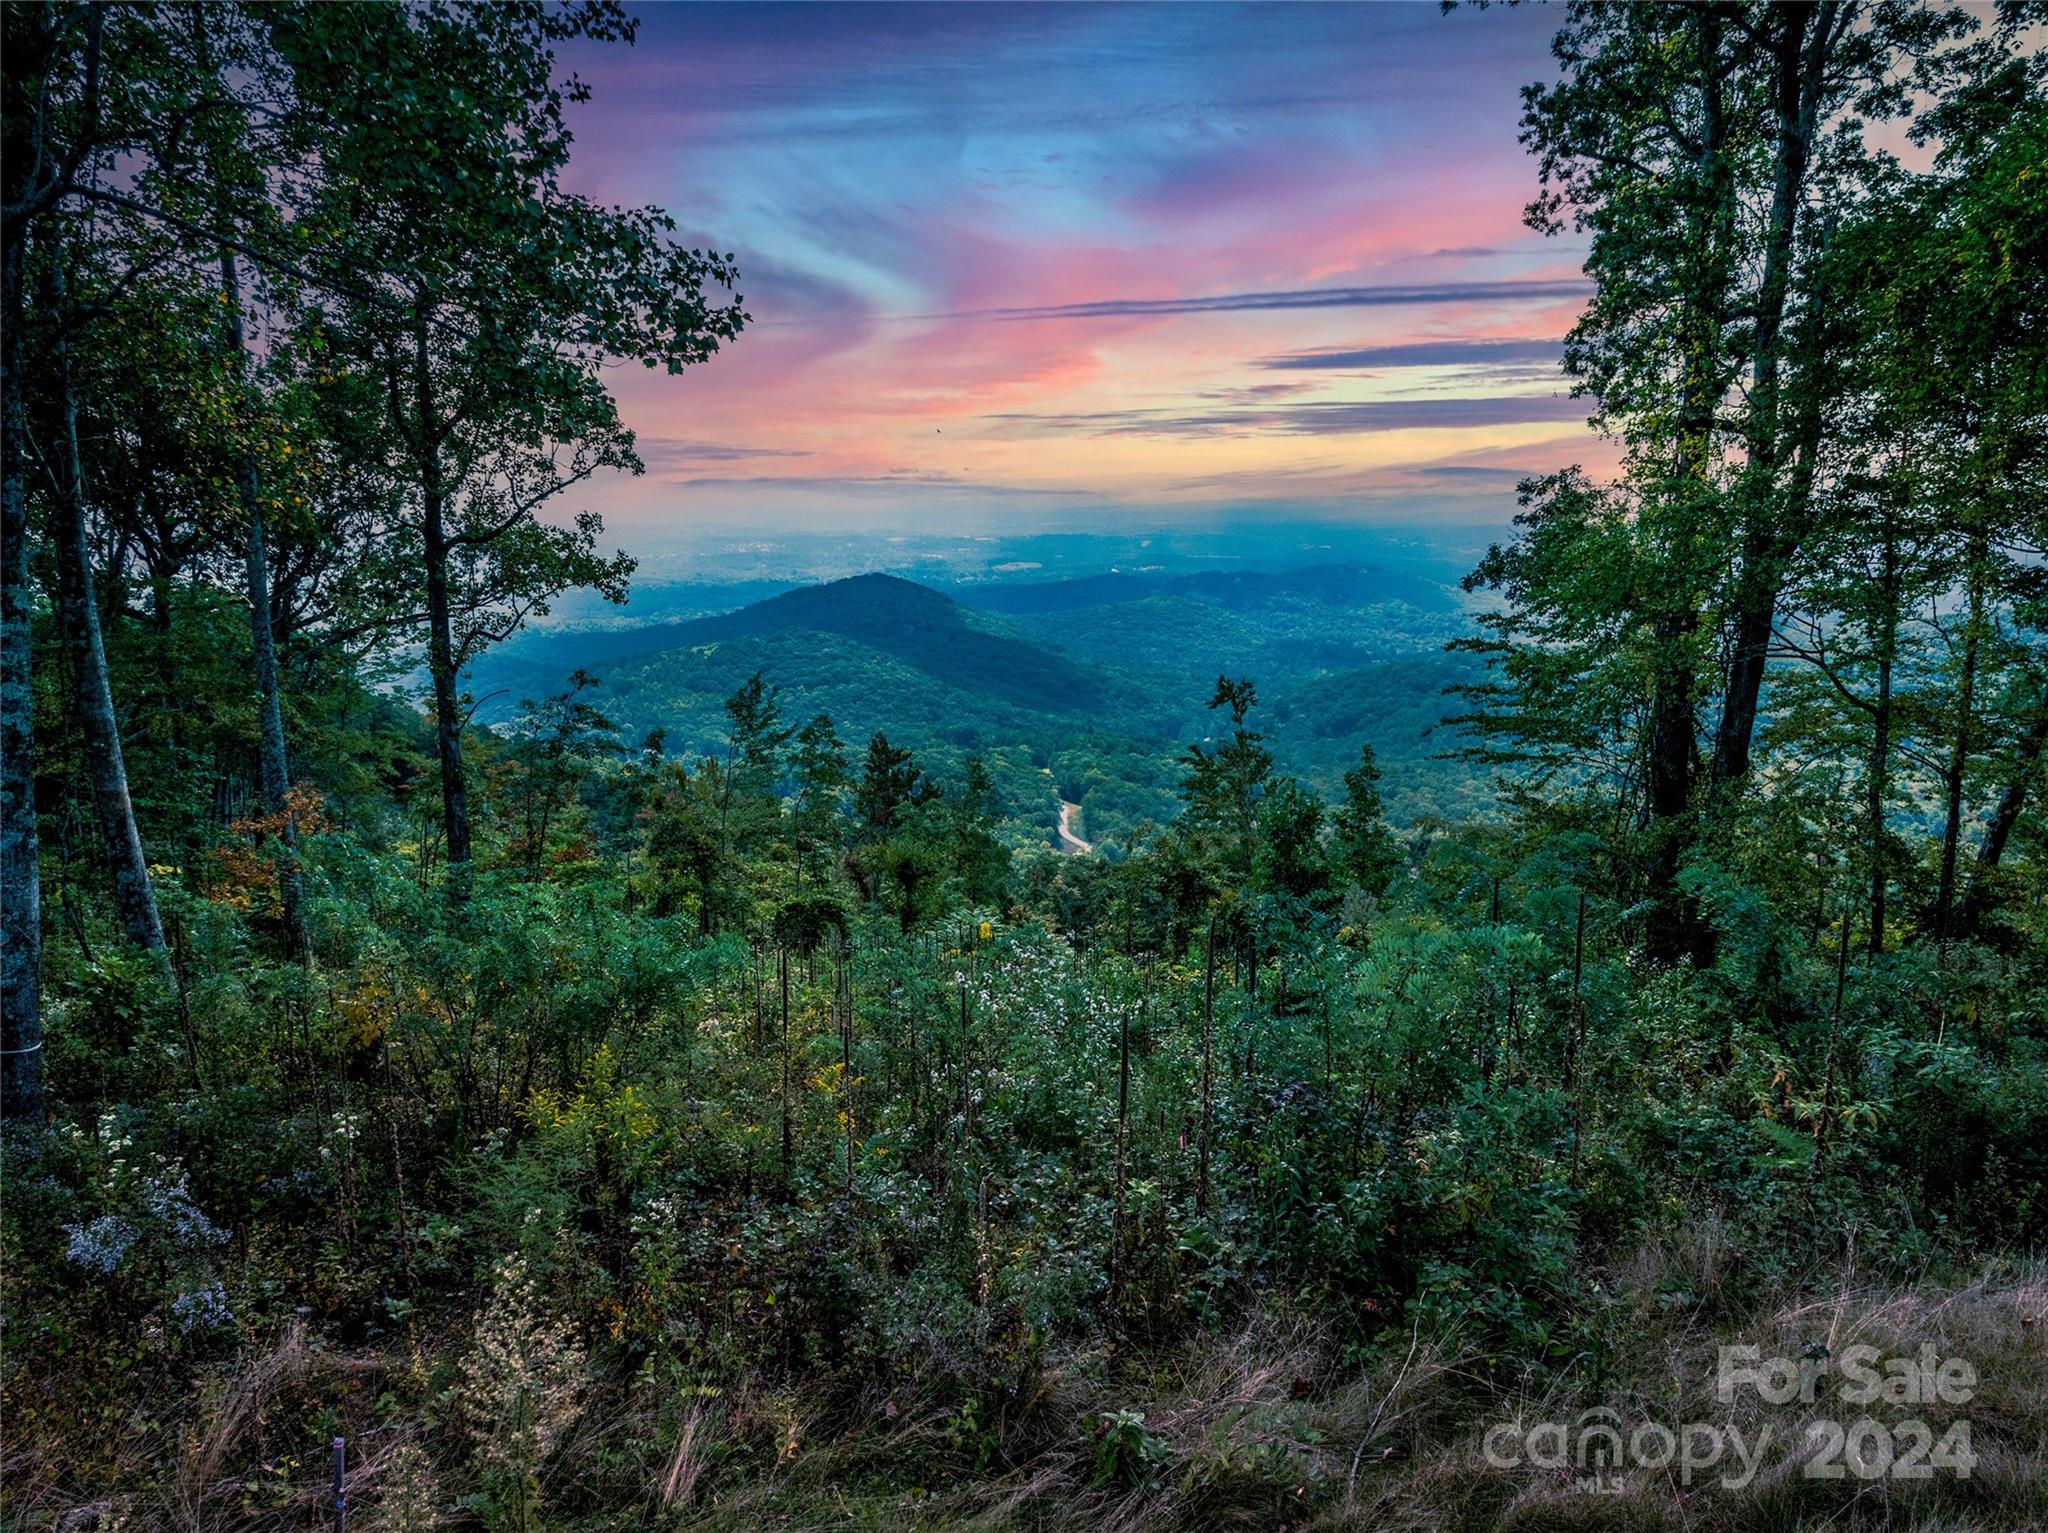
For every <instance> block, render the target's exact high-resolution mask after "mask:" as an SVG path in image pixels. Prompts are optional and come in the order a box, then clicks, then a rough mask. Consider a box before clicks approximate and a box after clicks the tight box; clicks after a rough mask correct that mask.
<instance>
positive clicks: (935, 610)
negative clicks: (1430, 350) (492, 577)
mask: <svg viewBox="0 0 2048 1533" xmlns="http://www.w3.org/2000/svg"><path fill="white" fill-rule="evenodd" d="M1395 592H1399V593H1400V594H1399V597H1398V598H1396V597H1395V596H1394V595H1393V593H1395ZM1462 621H1463V619H1462V616H1461V609H1460V608H1458V607H1457V605H1456V604H1455V602H1454V601H1453V599H1452V597H1451V596H1450V595H1449V594H1448V593H1447V592H1446V590H1445V588H1443V587H1441V586H1438V585H1435V584H1433V583H1431V582H1429V581H1426V580H1422V579H1418V578H1415V577H1407V576H1401V577H1391V578H1388V579H1379V578H1376V577H1374V576H1373V575H1372V573H1371V572H1369V571H1363V570H1360V569H1358V568H1355V567H1353V568H1344V569H1338V568H1325V569H1309V570H1301V571H1292V572H1286V573H1282V574H1244V573H1229V574H1225V573H1204V574H1197V575H1193V576H1182V577H1173V578H1150V577H1145V576H1125V575H1121V574H1111V575H1097V576H1088V577H1082V578H1078V579H1074V580H1055V581H1039V582H1033V583H1029V584H1018V585H1013V586H989V585H983V586H976V587H962V588H958V595H957V596H951V595H948V594H947V593H945V592H942V591H938V590H934V589H932V588H930V587H928V586H924V585H921V584H918V583H917V582H914V581H910V580H905V579H902V578H900V577H897V576H892V575H884V574H873V573H871V574H865V575H858V576H853V577H850V578H847V579H842V580H835V581H830V582H827V583H824V584H821V585H814V586H804V587H799V588H797V589H795V590H790V591H785V592H782V593H779V594H777V595H774V596H771V597H769V598H768V599H766V600H763V601H757V602H753V603H751V604H749V605H747V606H743V607H740V608H738V609H737V610H735V611H731V612H725V613H719V614H716V615H713V616H708V617H702V618H697V619H693V620H691V621H688V622H681V623H661V624H651V625H648V626H646V627H642V628H634V629H601V630H586V631H577V632H567V633H558V634H554V635H546V634H537V635H534V636H531V637H530V638H529V639H527V640H526V641H525V642H524V643H523V644H522V645H521V647H520V653H519V654H518V655H517V657H516V658H497V657H492V658H489V659H487V660H486V662H485V663H484V664H483V665H481V666H480V667H479V668H478V672H477V674H476V676H475V677H474V685H475V688H476V691H477V693H478V695H483V694H485V693H492V694H494V696H493V697H492V702H491V705H490V707H489V709H488V711H487V712H486V714H485V716H486V717H488V718H491V719H494V720H496V721H499V722H504V721H508V720H511V719H513V718H515V717H516V716H517V714H518V713H519V711H520V707H519V706H518V703H517V699H521V698H524V699H536V698H539V697H542V696H546V695H548V694H550V693H552V692H555V691H559V690H560V689H561V687H562V686H563V685H565V684H566V679H567V677H568V676H569V674H570V673H571V672H572V671H574V670H577V669H579V668H580V669H582V670H585V671H588V672H590V673H592V674H593V675H595V676H596V677H597V678H598V681H599V686H598V689H597V692H596V694H595V700H596V701H597V703H598V706H600V707H601V708H602V709H603V710H604V711H605V713H606V714H607V715H608V716H609V717H611V718H612V719H613V721H614V722H615V723H616V724H618V725H619V727H620V729H621V730H622V732H623V733H625V734H626V735H627V736H628V737H629V738H635V739H637V738H640V737H642V736H644V735H645V734H646V733H647V732H648V731H650V730H653V729H657V728H659V729H662V730H665V731H666V732H667V749H668V750H669V752H670V753H671V754H674V755H678V756H682V757H691V756H699V755H708V754H716V753H718V752H719V751H720V750H721V749H722V748H723V745H724V739H725V726H726V719H725V714H724V706H723V705H724V700H725V699H726V698H727V697H728V696H730V695H731V694H732V692H733V691H734V690H735V689H736V688H737V687H738V686H739V685H740V684H741V683H743V682H744V681H745V680H746V679H747V678H748V677H749V676H751V675H753V674H754V673H755V672H757V671H758V672H760V673H761V674H762V675H763V676H764V677H765V678H766V679H767V680H768V681H770V682H771V683H773V684H774V685H775V686H776V687H778V688H780V689H781V692H782V702H783V711H784V715H785V717H786V718H788V719H790V720H792V721H798V720H803V719H807V718H810V717H812V716H814V715H816V714H819V713H825V714H829V715H830V716H831V717H832V718H833V719H834V721H835V722H836V723H838V725H839V726H840V732H841V734H842V735H843V736H845V737H846V738H847V739H849V740H853V741H859V740H863V739H865V738H866V737H867V736H868V735H869V734H871V733H873V732H874V731H876V730H881V731H883V732H885V733H887V734H888V735H889V737H890V738H891V739H892V740H894V741H896V742H897V743H899V744H905V745H908V746H910V747H911V748H912V749H914V750H916V751H917V752H918V754H919V756H920V759H923V760H925V761H927V762H928V764H929V765H931V766H932V767H933V768H934V769H935V770H937V771H940V772H941V773H946V772H950V771H954V770H957V768H958V766H959V764H960V762H961V760H962V759H963V758H964V757H965V756H966V755H968V754H970V753H973V754H980V755H982V756H984V757H985V758H986V759H988V761H989V763H990V765H991V768H992V770H993V771H994V774H995V777H996V784H997V789H998V792H999V794H1000V795H1001V798H1002V804H1003V810H1004V816H1005V819H1006V822H1007V824H1006V830H1007V833H1008V838H1009V839H1010V840H1011V841H1012V842H1013V844H1039V843H1043V844H1047V845H1051V844H1055V843H1056V840H1057V834H1058V832H1057V824H1058V803H1059V800H1060V798H1062V797H1064V798H1066V799H1069V800H1072V801H1074V802H1077V803H1079V804H1080V805H1081V811H1080V815H1081V823H1082V824H1083V825H1084V826H1085V827H1086V835H1087V837H1088V839H1090V840H1092V841H1094V842H1097V843H1099V844H1101V845H1103V846H1104V849H1105V850H1106V851H1109V852H1111V853H1114V851H1115V848H1116V846H1117V844H1118V843H1119V842H1120V841H1121V840H1122V839H1123V838H1124V837H1126V836H1127V835H1128V834H1129V833H1130V831H1131V830H1132V829H1134V828H1135V827H1136V826H1137V825H1138V824H1140V823H1142V822H1144V821H1146V820H1153V821H1163V820H1166V819H1170V818H1171V817H1172V816H1173V815H1174V814H1175V813H1177V811H1178V799H1177V796H1176V790H1177V788H1178V785H1179V776H1180V768H1179V756H1180V753H1181V751H1182V750H1183V749H1184V748H1185V747H1186V746H1187V745H1189V744H1191V743H1195V742H1197V741H1200V740H1203V739H1205V738H1206V737H1207V736H1208V734H1209V732H1210V729H1211V726H1212V724H1213V722H1214V721H1213V718H1212V716H1211V715H1210V713H1209V711H1208V709H1207V707H1206V706H1205V705H1206V704H1207V702H1208V699H1209V695H1210V693H1211V691H1212V690H1213V688H1214V686H1215V680H1216V677H1217V675H1218V674H1220V673H1222V672H1225V671H1228V672H1230V673H1231V674H1233V675H1239V674H1245V675H1250V676H1251V677H1252V678H1253V679H1254V680H1255V681H1256V682H1258V683H1259V684H1260V685H1261V687H1262V697H1263V699H1264V702H1263V706H1262V709H1261V711H1260V713H1259V715H1258V716H1257V717H1256V718H1255V720H1254V722H1255V724H1258V726H1259V727H1261V728H1264V729H1266V730H1267V731H1268V732H1269V733H1270V734H1271V735H1272V737H1273V738H1272V744H1273V747H1274V749H1275V751H1276V754H1277V755H1278V756H1279V759H1280V763H1281V766H1282V768H1283V769H1284V770H1288V771H1292V772H1296V773H1299V774H1300V775H1302V776H1303V777H1304V778H1306V779H1307V780H1309V781H1311V782H1312V783H1314V784H1315V785H1316V786H1318V787H1320V788H1323V789H1325V790H1329V789H1332V788H1334V787H1335V786H1336V785H1337V783H1338V781H1339V779H1340V778H1341V775H1342V773H1343V771H1344V769H1345V768H1346V767H1348V766H1350V765H1351V764H1352V763H1353V762H1354V761H1355V760H1356V758H1357V752H1358V747H1359V745H1360V744H1361V743H1370V744H1371V745H1372V746H1373V748H1374V750H1375V751H1376V752H1377V753H1378V754H1379V756H1380V757H1381V760H1382V764H1383V766H1384V768H1385V770H1386V773H1387V781H1386V795H1387V803H1388V810H1389V813H1390V814H1391V815H1392V817H1393V818H1394V819H1395V820H1396V821H1397V822H1398V823H1412V822H1413V821H1414V820H1415V819H1417V818H1419V817H1421V816H1423V815H1427V814H1437V813H1447V812H1453V811H1456V810H1458V809H1460V808H1462V807H1463V806H1465V805H1466V804H1468V803H1469V802H1476V799H1477V795H1478V793H1479V792H1480V790H1481V788H1482V786H1483V785H1481V784H1479V783H1477V782H1476V781H1473V780H1472V779H1471V778H1470V774H1469V772H1468V770H1467V769H1466V768H1464V767H1461V766H1458V765H1456V764H1454V763H1450V762H1445V761H1441V760H1438V759H1436V755H1437V752H1438V751H1439V750H1440V749H1441V745H1440V743H1437V742H1432V741H1430V740H1429V739H1428V738H1427V732H1428V730H1429V729H1430V727H1431V726H1432V725H1433V724H1434V723H1435V722H1436V721H1437V720H1438V719H1439V718H1440V717H1441V715H1442V712H1443V697H1442V692H1443V689H1444V688H1445V687H1446V686H1447V685H1449V684H1451V683H1452V682H1454V681H1456V680H1459V679H1462V678H1464V677H1466V676H1468V675H1469V674H1470V673H1471V667H1470V665H1469V664H1468V663H1467V662H1466V661H1464V660H1463V659H1462V658H1459V657H1451V656H1446V655H1444V654H1443V653H1442V651H1441V645H1442V640H1443V637H1446V636H1449V635H1450V634H1452V633H1454V632H1458V631H1461V628H1462Z"/></svg>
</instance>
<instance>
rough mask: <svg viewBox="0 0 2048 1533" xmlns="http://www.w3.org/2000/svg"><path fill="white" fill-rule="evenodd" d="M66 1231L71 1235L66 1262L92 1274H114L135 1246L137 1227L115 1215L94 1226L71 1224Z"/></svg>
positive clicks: (93, 1222) (105, 1217) (102, 1218)
mask: <svg viewBox="0 0 2048 1533" xmlns="http://www.w3.org/2000/svg"><path fill="white" fill-rule="evenodd" d="M64 1229H65V1232H66V1233H67V1234H69V1235H70V1236H71V1244H70V1246H69V1247H68V1248H67V1249H66V1250H65V1252H64V1256H65V1259H66V1260H68V1261H71V1262H75V1263H76V1264H77V1265H79V1266H81V1267H84V1268H85V1269H86V1270H87V1271H89V1272H98V1273H109V1272H112V1271H113V1270H114V1269H115V1268H116V1267H118V1266H120V1265H121V1258H122V1257H124V1256H126V1255H127V1254H128V1248H129V1247H130V1246H132V1245H134V1244H135V1238H136V1229H135V1226H134V1225H132V1224H130V1223H129V1222H128V1221H127V1220H126V1219H120V1218H116V1217H115V1216H114V1215H112V1214H101V1215H100V1216H99V1218H97V1219H95V1220H93V1221H92V1223H90V1224H67V1225H65V1226H64Z"/></svg>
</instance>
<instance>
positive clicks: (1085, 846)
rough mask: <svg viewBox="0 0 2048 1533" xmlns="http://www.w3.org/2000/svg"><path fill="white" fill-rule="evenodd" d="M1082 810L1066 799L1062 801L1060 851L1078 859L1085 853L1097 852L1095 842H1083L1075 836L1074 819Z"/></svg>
mask: <svg viewBox="0 0 2048 1533" xmlns="http://www.w3.org/2000/svg"><path fill="white" fill-rule="evenodd" d="M1080 808H1081V806H1080V805H1079V804H1070V803H1068V802H1067V801H1066V800H1065V799H1061V800H1060V850H1061V851H1063V852H1068V853H1071V854H1072V855H1074V856H1076V857H1078V856H1080V855H1081V854H1082V853H1083V852H1092V851H1094V850H1095V843H1094V842H1092V841H1083V840H1082V839H1081V838H1080V837H1079V836H1077V835H1075V834H1074V831H1073V819H1074V816H1075V814H1076V813H1078V812H1079V810H1080Z"/></svg>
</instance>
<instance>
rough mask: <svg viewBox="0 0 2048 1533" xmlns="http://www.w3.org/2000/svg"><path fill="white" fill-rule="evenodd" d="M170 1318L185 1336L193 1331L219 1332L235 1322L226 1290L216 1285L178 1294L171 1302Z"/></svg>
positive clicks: (212, 1284)
mask: <svg viewBox="0 0 2048 1533" xmlns="http://www.w3.org/2000/svg"><path fill="white" fill-rule="evenodd" d="M171 1318H172V1319H173V1320H176V1321H177V1322H178V1329H179V1330H180V1331H182V1332H184V1333H185V1334H186V1335H187V1336H190V1335H191V1334H192V1333H193V1332H194V1331H215V1330H219V1329H220V1328H221V1327H222V1326H227V1325H232V1324H234V1321H235V1315H234V1311H233V1310H231V1309H229V1308H228V1295H227V1290H226V1289H225V1288H223V1287H221V1285H220V1284H218V1283H209V1284H207V1286H206V1287H204V1288H200V1289H195V1290H194V1291H193V1292H191V1293H181V1294H179V1295H178V1297H177V1298H175V1299H173V1300H172V1301H171Z"/></svg>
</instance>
